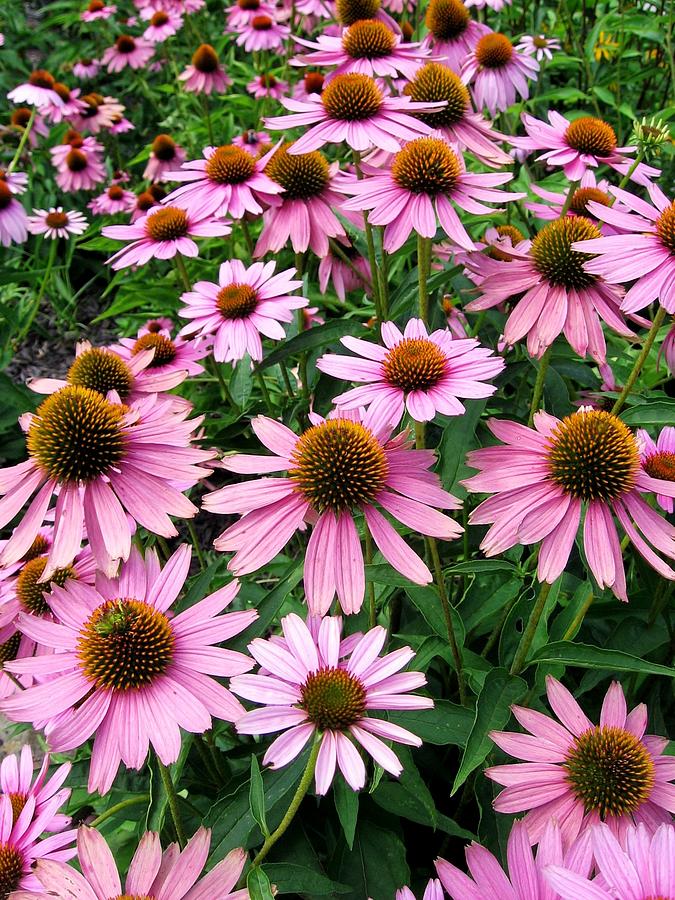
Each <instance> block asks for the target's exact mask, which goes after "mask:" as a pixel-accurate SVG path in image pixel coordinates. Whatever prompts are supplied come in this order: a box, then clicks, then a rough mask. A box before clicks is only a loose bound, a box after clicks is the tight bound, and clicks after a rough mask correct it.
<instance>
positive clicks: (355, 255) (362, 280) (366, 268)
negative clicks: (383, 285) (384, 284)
mask: <svg viewBox="0 0 675 900" xmlns="http://www.w3.org/2000/svg"><path fill="white" fill-rule="evenodd" d="M337 243H338V244H339V245H340V248H341V249H342V252H343V253H344V255H345V256H346V257H347V259H348V260H349V261H350V262H351V265H349V264H348V263H346V262H345V261H344V260H343V259H342V257H341V256H338V255H337V253H334V252H333V250H332V249H330V248H329V250H328V253H327V255H326V256H324V257H323V259H322V260H321V262H320V263H319V290H320V291H321V293H322V294H325V293H326V291H327V289H328V282H329V281H332V283H333V288H334V290H335V293H336V294H337V296H338V298H339V299H340V300H342V302H343V303H344V300H345V297H346V295H347V294H348V293H349V292H350V291H355V290H361V291H365V292H366V293H370V291H371V289H372V287H371V283H370V265H369V264H368V260H367V259H365V258H364V257H363V256H361V254H360V253H359V252H358V250H357V249H356V247H354V246H353V245H352V244H351V243H349V241H348V240H346V239H344V238H343V239H339V238H338V239H337Z"/></svg>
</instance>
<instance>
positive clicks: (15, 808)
mask: <svg viewBox="0 0 675 900" xmlns="http://www.w3.org/2000/svg"><path fill="white" fill-rule="evenodd" d="M8 797H9V802H10V803H11V804H12V822H13V823H14V825H16V820H17V819H18V818H19V816H20V815H21V813H22V812H23V808H24V806H25V805H26V801H27V800H28V794H24V793H23V792H20V791H12V792H11V793H10V794H8Z"/></svg>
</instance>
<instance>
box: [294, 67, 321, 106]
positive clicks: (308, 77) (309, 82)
mask: <svg viewBox="0 0 675 900" xmlns="http://www.w3.org/2000/svg"><path fill="white" fill-rule="evenodd" d="M325 83H326V77H325V75H323V74H322V73H321V72H314V71H312V72H305V74H304V75H303V77H302V78H301V79H300V81H298V83H297V84H296V85H295V87H294V88H293V98H294V99H295V100H308V99H309V98H310V97H311V96H312V94H314V95H316V96H318V95H320V94H321V93H322V91H323V88H324V84H325Z"/></svg>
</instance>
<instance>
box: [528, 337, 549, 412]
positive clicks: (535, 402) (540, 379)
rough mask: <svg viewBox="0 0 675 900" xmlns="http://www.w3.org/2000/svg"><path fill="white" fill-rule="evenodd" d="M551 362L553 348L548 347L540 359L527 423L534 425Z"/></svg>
mask: <svg viewBox="0 0 675 900" xmlns="http://www.w3.org/2000/svg"><path fill="white" fill-rule="evenodd" d="M550 362H551V348H550V347H547V348H546V350H545V351H544V355H543V356H542V358H541V359H540V360H539V369H538V371H537V378H536V381H535V382H534V390H533V391H532V402H531V403H530V415H529V416H528V419H527V424H528V425H529V426H530V427H532V422H533V421H534V414H535V413H536V412H537V411H538V410H539V406H540V404H541V398H542V397H543V396H544V385H545V384H546V373H547V372H548V367H549V363H550Z"/></svg>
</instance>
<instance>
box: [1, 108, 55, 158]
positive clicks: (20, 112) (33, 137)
mask: <svg viewBox="0 0 675 900" xmlns="http://www.w3.org/2000/svg"><path fill="white" fill-rule="evenodd" d="M32 115H33V110H32V109H31V108H30V106H17V108H16V109H13V110H12V114H11V116H10V118H9V122H10V128H11V129H12V130H13V131H16V132H17V134H18V135H19V139H21V137H23V134H24V132H25V130H26V128H27V127H28V123H29V121H30V119H31V116H32ZM48 136H49V126H48V125H47V123H46V122H45V120H44V118H43V117H42V115H41V114H40V113H37V114H36V115H35V116H34V117H33V125H32V127H31V130H30V132H29V133H28V145H29V146H30V147H32V148H35V147H37V145H38V143H39V142H38V137H48Z"/></svg>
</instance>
